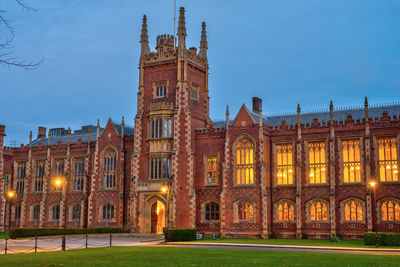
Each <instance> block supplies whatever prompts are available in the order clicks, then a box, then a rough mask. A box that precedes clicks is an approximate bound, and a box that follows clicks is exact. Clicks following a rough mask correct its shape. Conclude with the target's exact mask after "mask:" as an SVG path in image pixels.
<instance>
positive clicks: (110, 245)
mask: <svg viewBox="0 0 400 267" xmlns="http://www.w3.org/2000/svg"><path fill="white" fill-rule="evenodd" d="M111 246H112V234H110V247H111Z"/></svg>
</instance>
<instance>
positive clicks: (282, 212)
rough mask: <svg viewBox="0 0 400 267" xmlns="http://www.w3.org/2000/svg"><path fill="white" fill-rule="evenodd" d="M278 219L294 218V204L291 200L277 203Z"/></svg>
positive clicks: (291, 219) (288, 219)
mask: <svg viewBox="0 0 400 267" xmlns="http://www.w3.org/2000/svg"><path fill="white" fill-rule="evenodd" d="M277 213H278V214H277V215H278V216H277V217H278V221H293V220H294V205H293V203H292V202H289V201H282V202H281V203H279V204H278V205H277Z"/></svg>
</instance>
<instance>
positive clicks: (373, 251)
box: [160, 242, 400, 256]
mask: <svg viewBox="0 0 400 267" xmlns="http://www.w3.org/2000/svg"><path fill="white" fill-rule="evenodd" d="M160 245H161V246H165V247H192V248H216V249H243V250H268V251H295V252H320V253H345V254H369V255H397V256H400V249H392V248H357V247H324V246H293V245H266V244H265V245H264V244H238V243H206V242H201V243H200V242H196V243H189V242H168V243H163V244H160Z"/></svg>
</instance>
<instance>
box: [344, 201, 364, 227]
mask: <svg viewBox="0 0 400 267" xmlns="http://www.w3.org/2000/svg"><path fill="white" fill-rule="evenodd" d="M344 220H345V221H350V222H362V221H363V220H364V219H363V204H362V203H361V201H358V200H354V199H352V200H349V201H347V202H346V203H345V204H344Z"/></svg>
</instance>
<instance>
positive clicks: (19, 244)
mask: <svg viewBox="0 0 400 267" xmlns="http://www.w3.org/2000/svg"><path fill="white" fill-rule="evenodd" d="M64 238H65V240H64ZM121 238H122V239H124V238H123V237H118V239H119V240H118V241H120V242H119V243H121ZM125 239H127V238H125ZM122 242H123V241H122ZM117 243H118V242H117ZM126 243H127V242H125V245H126ZM112 246H113V235H112V234H110V235H102V236H91V235H84V236H65V237H64V236H56V237H33V238H23V239H0V254H6V255H7V254H22V253H36V252H45V251H62V250H71V249H84V248H96V247H112Z"/></svg>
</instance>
